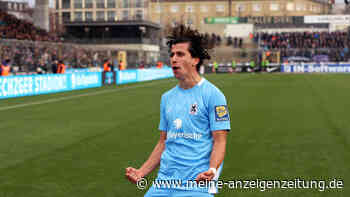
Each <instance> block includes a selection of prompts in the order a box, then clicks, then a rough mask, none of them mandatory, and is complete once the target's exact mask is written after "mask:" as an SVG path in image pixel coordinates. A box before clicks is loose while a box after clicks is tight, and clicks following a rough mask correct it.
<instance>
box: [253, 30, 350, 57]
mask: <svg viewBox="0 0 350 197" xmlns="http://www.w3.org/2000/svg"><path fill="white" fill-rule="evenodd" d="M349 36H350V35H349V34H348V33H347V32H289V33H274V34H268V33H257V34H255V35H254V41H255V42H257V43H259V44H260V46H261V47H262V48H264V49H265V50H279V51H280V52H281V58H285V57H290V56H300V57H306V58H309V59H310V60H312V59H313V57H315V56H320V55H322V56H328V59H329V61H336V62H339V61H347V60H348V59H349V57H350V54H349V46H350V37H349Z"/></svg>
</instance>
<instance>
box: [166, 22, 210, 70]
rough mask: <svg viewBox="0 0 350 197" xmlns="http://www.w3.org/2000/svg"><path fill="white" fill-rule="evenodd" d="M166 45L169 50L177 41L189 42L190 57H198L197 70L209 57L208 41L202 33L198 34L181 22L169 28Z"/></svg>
mask: <svg viewBox="0 0 350 197" xmlns="http://www.w3.org/2000/svg"><path fill="white" fill-rule="evenodd" d="M167 39H168V41H167V45H168V47H169V52H171V48H172V46H173V45H175V44H178V43H186V42H188V43H189V52H190V54H191V56H192V57H194V58H199V62H198V64H197V65H196V68H197V71H198V70H199V67H200V66H201V65H202V64H203V61H204V60H205V59H208V60H209V59H210V55H209V53H208V44H207V43H208V41H207V40H206V38H205V37H204V35H203V34H200V33H199V32H198V31H197V30H193V29H191V28H190V27H186V26H185V25H183V24H181V25H178V26H175V27H174V28H172V29H171V32H170V35H169V36H168V37H167Z"/></svg>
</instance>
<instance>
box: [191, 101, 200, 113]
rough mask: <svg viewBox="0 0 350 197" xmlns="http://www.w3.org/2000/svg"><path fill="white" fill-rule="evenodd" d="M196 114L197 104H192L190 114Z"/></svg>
mask: <svg viewBox="0 0 350 197" xmlns="http://www.w3.org/2000/svg"><path fill="white" fill-rule="evenodd" d="M197 112H198V105H197V103H195V104H192V105H191V108H190V114H192V115H197Z"/></svg>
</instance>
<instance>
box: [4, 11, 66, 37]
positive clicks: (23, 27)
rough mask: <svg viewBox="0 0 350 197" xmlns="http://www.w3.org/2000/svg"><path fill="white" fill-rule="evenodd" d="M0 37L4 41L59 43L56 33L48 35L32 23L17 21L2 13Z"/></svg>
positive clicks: (13, 17)
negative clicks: (5, 39)
mask: <svg viewBox="0 0 350 197" xmlns="http://www.w3.org/2000/svg"><path fill="white" fill-rule="evenodd" d="M0 21H1V22H0V37H1V38H2V39H4V38H7V39H17V40H33V41H51V42H57V41H59V37H58V36H57V35H56V34H55V33H48V32H46V31H45V30H43V29H39V28H37V27H35V26H34V25H33V24H32V23H30V22H27V21H24V20H20V19H17V18H16V17H15V16H12V15H10V14H7V13H6V12H4V11H0Z"/></svg>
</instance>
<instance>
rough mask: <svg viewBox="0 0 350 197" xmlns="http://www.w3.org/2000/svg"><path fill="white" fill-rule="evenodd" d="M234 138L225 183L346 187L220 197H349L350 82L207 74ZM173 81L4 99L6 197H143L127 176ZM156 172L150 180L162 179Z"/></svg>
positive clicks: (1, 138) (1, 151)
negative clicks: (224, 102)
mask: <svg viewBox="0 0 350 197" xmlns="http://www.w3.org/2000/svg"><path fill="white" fill-rule="evenodd" d="M206 78H207V79H208V80H209V81H211V82H213V83H214V84H216V85H217V86H218V87H219V88H220V89H221V90H222V91H223V92H224V94H225V95H226V98H227V100H228V105H229V109H230V114H231V127H232V131H231V133H230V134H229V135H228V145H227V154H226V158H225V163H224V169H223V172H222V176H221V179H223V180H226V181H228V180H238V179H240V180H256V179H260V180H295V179H297V178H299V179H303V180H333V179H334V178H336V179H337V180H342V181H344V182H343V184H344V185H343V187H344V188H343V189H325V190H326V191H319V189H267V190H266V191H264V192H262V191H260V189H229V188H228V187H224V189H222V190H221V192H220V193H219V194H218V195H216V196H218V197H224V196H226V197H231V196H234V197H255V196H257V197H260V196H267V197H271V196H272V197H282V196H283V197H285V196H288V197H299V196H301V197H304V196H305V197H318V196H329V197H337V196H342V197H347V196H350V189H349V188H350V183H349V182H350V179H349V178H350V176H349V175H350V75H340V74H329V75H328V74H322V75H317V74H315V75H301V74H298V75H285V74H255V75H254V74H242V75H235V74H234V75H229V74H227V75H226V74H218V75H207V76H206ZM175 84H176V80H174V79H167V80H160V81H153V82H147V83H138V84H130V85H124V86H118V87H103V88H97V89H89V90H81V91H75V92H66V93H60V94H53V95H42V96H34V97H23V98H16V99H9V100H0V117H1V120H0V197H134V196H143V194H144V192H145V190H143V191H142V190H138V189H137V188H136V186H135V185H133V184H131V183H129V182H128V181H127V180H126V179H125V178H124V173H125V167H127V166H134V167H139V166H140V165H141V164H142V163H143V162H144V161H145V160H146V159H147V157H148V155H149V154H150V152H151V151H152V149H153V147H154V145H155V143H156V141H157V139H158V137H159V134H158V130H157V127H158V121H159V101H160V97H161V94H162V93H163V92H165V91H166V90H168V89H170V88H171V87H173V86H174V85H175ZM155 175H156V173H153V174H151V175H150V176H149V177H148V180H151V179H152V178H154V177H155Z"/></svg>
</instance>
